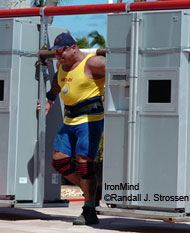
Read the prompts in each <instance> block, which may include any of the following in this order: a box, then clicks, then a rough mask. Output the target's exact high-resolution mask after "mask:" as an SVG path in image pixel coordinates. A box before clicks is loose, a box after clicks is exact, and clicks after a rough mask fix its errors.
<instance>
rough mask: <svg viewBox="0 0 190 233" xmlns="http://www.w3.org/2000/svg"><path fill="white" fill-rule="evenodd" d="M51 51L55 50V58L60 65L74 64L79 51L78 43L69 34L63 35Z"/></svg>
mask: <svg viewBox="0 0 190 233" xmlns="http://www.w3.org/2000/svg"><path fill="white" fill-rule="evenodd" d="M50 50H55V57H56V58H57V60H58V62H59V63H60V64H65V65H66V64H72V63H73V60H74V56H75V53H76V50H77V46H76V41H75V40H74V39H73V37H72V36H70V35H69V34H68V33H61V34H59V35H58V36H57V37H56V38H55V40H54V46H53V47H52V48H50Z"/></svg>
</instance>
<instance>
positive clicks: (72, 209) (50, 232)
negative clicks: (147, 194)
mask: <svg viewBox="0 0 190 233" xmlns="http://www.w3.org/2000/svg"><path fill="white" fill-rule="evenodd" d="M82 205H83V202H81V201H78V202H70V204H69V207H57V208H55V207H51V208H2V207H1V208H0V233H34V232H35V233H74V232H75V233H85V232H86V233H91V232H92V233H95V232H96V233H99V232H100V233H101V232H105V233H107V232H110V233H116V232H142V233H183V232H184V233H186V232H189V233H190V225H189V224H190V223H165V222H163V221H157V220H156V221H152V220H147V219H132V218H126V217H115V216H105V215H99V219H100V223H99V224H98V225H93V226H73V225H72V221H73V220H74V218H75V217H77V216H78V215H79V214H80V213H81V207H82Z"/></svg>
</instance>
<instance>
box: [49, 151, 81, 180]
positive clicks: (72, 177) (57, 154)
mask: <svg viewBox="0 0 190 233" xmlns="http://www.w3.org/2000/svg"><path fill="white" fill-rule="evenodd" d="M68 157H70V156H68V155H66V154H64V153H62V152H59V151H54V152H53V159H54V160H59V159H64V158H68ZM64 178H65V179H67V180H68V181H70V182H71V183H73V184H76V185H79V184H80V176H79V175H78V174H77V173H76V172H73V173H71V174H70V175H68V176H64Z"/></svg>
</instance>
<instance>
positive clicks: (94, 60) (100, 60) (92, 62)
mask: <svg viewBox="0 0 190 233" xmlns="http://www.w3.org/2000/svg"><path fill="white" fill-rule="evenodd" d="M86 63H87V65H88V66H89V67H102V66H105V63H106V59H105V57H104V56H96V55H94V56H91V57H89V58H88V60H87V62H86Z"/></svg>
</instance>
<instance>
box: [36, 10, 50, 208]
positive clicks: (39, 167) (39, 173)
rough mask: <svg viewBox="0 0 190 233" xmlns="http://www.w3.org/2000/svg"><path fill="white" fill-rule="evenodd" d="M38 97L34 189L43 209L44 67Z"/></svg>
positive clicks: (42, 39)
mask: <svg viewBox="0 0 190 233" xmlns="http://www.w3.org/2000/svg"><path fill="white" fill-rule="evenodd" d="M43 12H44V8H41V26H40V48H41V47H42V46H43V45H44V44H47V27H48V23H47V22H48V21H47V17H45V16H44V14H43ZM38 96H39V101H40V104H41V110H40V111H39V117H38V153H37V158H36V159H35V161H34V162H35V163H34V166H35V167H36V168H35V169H37V171H35V172H37V174H36V175H37V179H36V183H35V187H34V197H35V201H34V202H35V203H37V204H38V206H40V207H42V206H43V202H44V186H45V184H44V181H45V131H46V115H45V106H46V81H45V79H44V77H43V73H42V67H40V74H39V86H38Z"/></svg>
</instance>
